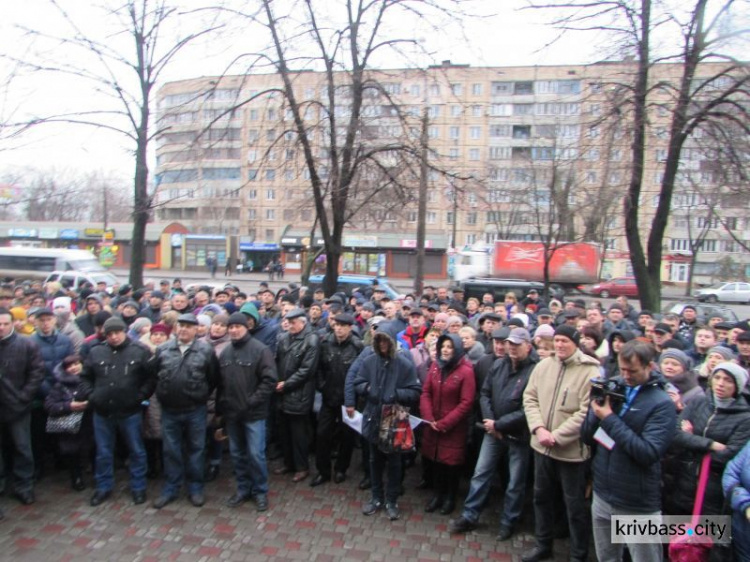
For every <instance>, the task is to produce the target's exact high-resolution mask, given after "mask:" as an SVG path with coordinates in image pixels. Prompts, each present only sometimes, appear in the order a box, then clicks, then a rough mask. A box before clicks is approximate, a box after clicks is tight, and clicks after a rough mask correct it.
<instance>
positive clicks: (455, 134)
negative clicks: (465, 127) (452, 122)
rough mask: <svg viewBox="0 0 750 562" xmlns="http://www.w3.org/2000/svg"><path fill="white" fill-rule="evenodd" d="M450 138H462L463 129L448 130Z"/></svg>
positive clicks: (453, 128) (452, 128)
mask: <svg viewBox="0 0 750 562" xmlns="http://www.w3.org/2000/svg"><path fill="white" fill-rule="evenodd" d="M448 136H449V137H450V138H452V139H457V138H459V137H460V136H461V127H451V128H450V129H448Z"/></svg>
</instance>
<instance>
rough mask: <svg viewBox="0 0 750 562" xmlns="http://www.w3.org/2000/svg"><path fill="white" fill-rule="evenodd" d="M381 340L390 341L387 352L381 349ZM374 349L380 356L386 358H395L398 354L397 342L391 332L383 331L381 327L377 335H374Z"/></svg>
mask: <svg viewBox="0 0 750 562" xmlns="http://www.w3.org/2000/svg"><path fill="white" fill-rule="evenodd" d="M381 342H387V343H388V348H387V351H386V352H385V353H384V352H382V351H381V350H380V344H381ZM372 349H373V350H374V351H375V353H377V354H378V355H379V356H380V357H383V358H385V359H393V358H394V357H395V356H396V342H395V341H394V340H393V338H392V337H391V336H390V335H389V334H387V333H385V332H381V331H380V329H379V328H378V331H377V332H376V333H375V335H374V336H373V337H372Z"/></svg>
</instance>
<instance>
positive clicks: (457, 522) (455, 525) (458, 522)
mask: <svg viewBox="0 0 750 562" xmlns="http://www.w3.org/2000/svg"><path fill="white" fill-rule="evenodd" d="M476 528H477V525H476V523H472V522H471V521H469V520H468V519H465V518H464V517H463V516H462V517H459V518H458V519H454V520H453V521H451V522H450V525H448V532H449V533H451V534H456V533H468V532H469V531H473V530H474V529H476Z"/></svg>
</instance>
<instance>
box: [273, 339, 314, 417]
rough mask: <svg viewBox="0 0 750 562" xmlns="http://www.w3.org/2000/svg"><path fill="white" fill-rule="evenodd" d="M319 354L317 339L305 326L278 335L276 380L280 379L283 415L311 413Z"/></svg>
mask: <svg viewBox="0 0 750 562" xmlns="http://www.w3.org/2000/svg"><path fill="white" fill-rule="evenodd" d="M319 356H320V340H319V339H318V335H317V334H316V333H315V332H313V330H312V328H310V326H308V325H305V327H304V328H303V329H302V330H301V331H300V332H299V333H298V334H291V333H290V332H286V333H285V334H283V335H282V336H281V337H280V338H279V343H278V346H277V348H276V371H277V372H278V376H279V381H284V390H283V393H282V395H281V411H282V412H284V413H285V414H290V415H298V416H299V415H305V414H309V413H310V412H312V408H313V402H314V400H315V375H316V372H317V369H318V358H319Z"/></svg>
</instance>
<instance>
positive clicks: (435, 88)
mask: <svg viewBox="0 0 750 562" xmlns="http://www.w3.org/2000/svg"><path fill="white" fill-rule="evenodd" d="M430 95H431V96H439V95H440V85H439V84H432V85H431V86H430Z"/></svg>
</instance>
